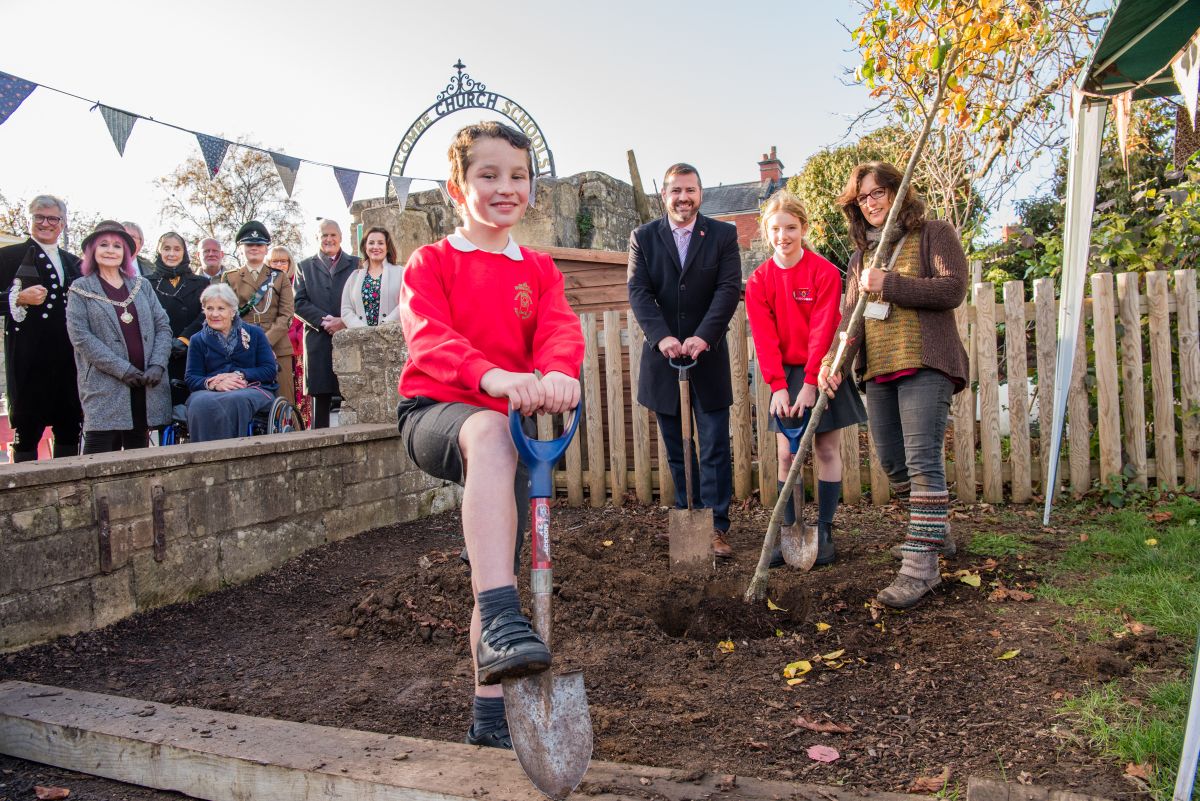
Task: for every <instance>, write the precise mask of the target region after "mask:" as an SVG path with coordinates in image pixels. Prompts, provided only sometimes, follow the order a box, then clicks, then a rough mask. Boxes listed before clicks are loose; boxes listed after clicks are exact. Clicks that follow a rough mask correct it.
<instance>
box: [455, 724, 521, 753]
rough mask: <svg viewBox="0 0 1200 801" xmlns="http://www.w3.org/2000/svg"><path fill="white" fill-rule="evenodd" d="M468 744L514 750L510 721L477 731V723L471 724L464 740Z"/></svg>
mask: <svg viewBox="0 0 1200 801" xmlns="http://www.w3.org/2000/svg"><path fill="white" fill-rule="evenodd" d="M463 742H464V743H466V744H467V745H481V746H483V747H484V748H507V749H508V750H510V751H511V750H512V736H511V735H509V733H508V721H507V720H505V721H501V722H500V725H499V726H493V727H492V728H490V729H485V730H484V731H480V732H477V731H475V724H474V723H472V724H471V728H469V729H467V736H466V739H464V740H463Z"/></svg>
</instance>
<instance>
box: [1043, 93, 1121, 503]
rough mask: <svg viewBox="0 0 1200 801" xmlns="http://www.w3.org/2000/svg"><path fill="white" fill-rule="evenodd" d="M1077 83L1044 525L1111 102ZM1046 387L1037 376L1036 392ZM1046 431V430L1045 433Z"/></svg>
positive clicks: (1054, 477)
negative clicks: (1089, 96)
mask: <svg viewBox="0 0 1200 801" xmlns="http://www.w3.org/2000/svg"><path fill="white" fill-rule="evenodd" d="M1082 100H1083V95H1082V94H1081V93H1080V92H1079V90H1078V89H1076V90H1075V93H1074V96H1073V97H1072V103H1071V105H1072V107H1073V108H1074V112H1075V113H1074V115H1073V119H1072V121H1071V150H1070V156H1069V160H1068V162H1067V209H1066V221H1065V224H1064V225H1063V264H1062V282H1061V284H1060V289H1059V306H1058V358H1057V360H1056V362H1055V365H1056V366H1055V371H1054V416H1053V420H1052V422H1051V428H1050V437H1051V438H1050V450H1049V451H1047V462H1048V464H1047V465H1045V469H1046V484H1045V486H1046V508H1045V511H1044V512H1043V514H1042V525H1044V526H1045V525H1049V524H1050V505H1051V504H1052V503H1053V502H1054V487H1055V482H1056V481H1057V479H1058V454H1059V451H1060V450H1061V449H1062V429H1063V418H1064V417H1065V416H1066V411H1067V388H1068V387H1069V386H1070V384H1071V366H1072V363H1073V362H1074V358H1075V340H1076V337H1077V336H1078V333H1079V321H1080V320H1082V319H1083V285H1084V283H1085V281H1086V279H1087V263H1088V248H1089V246H1090V245H1091V241H1092V209H1093V207H1094V206H1095V205H1096V173H1097V172H1098V170H1099V165H1100V142H1101V140H1102V139H1103V136H1104V112H1105V110H1106V109H1107V108H1108V102H1107V101H1104V100H1100V101H1095V102H1092V101H1088V102H1081V101H1082ZM1042 391H1043V387H1042V382H1041V381H1040V380H1039V382H1038V393H1039V394H1041V392H1042ZM1045 435H1046V432H1045V431H1043V432H1042V436H1045Z"/></svg>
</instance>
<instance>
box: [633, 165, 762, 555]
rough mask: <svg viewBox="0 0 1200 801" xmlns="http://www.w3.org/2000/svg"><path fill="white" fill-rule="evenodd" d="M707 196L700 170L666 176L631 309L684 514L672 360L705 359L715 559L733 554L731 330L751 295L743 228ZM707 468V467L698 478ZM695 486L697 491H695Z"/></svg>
mask: <svg viewBox="0 0 1200 801" xmlns="http://www.w3.org/2000/svg"><path fill="white" fill-rule="evenodd" d="M702 196H703V190H702V188H701V186H700V174H699V173H698V172H697V171H696V168H695V167H693V166H691V165H690V164H675V165H673V166H671V167H670V168H669V169H668V170H667V174H666V175H665V176H664V178H663V189H662V200H663V206H664V207H665V209H666V212H667V215H666V217H664V218H662V219H660V220H655V221H654V222H650V223H646V224H645V225H643V226H641V227H640V228H638V229H637V230H635V231H634V232H633V233H632V234H631V235H630V237H629V277H628V280H629V305H630V306H631V307H632V309H633V313H634V316H635V317H637V321H638V324H639V325H641V327H642V330H643V331H644V332H645V334H646V344H645V347H644V348H643V350H642V363H641V365H642V370H641V375H640V377H639V379H638V403H640V404H642V405H643V406H646V407H647V408H649V409H651V410H653V411H654V413H655V415H656V416H657V418H658V426H659V430H660V431H661V432H662V435H663V443H664V444H665V445H666V448H667V459H668V461H669V462H670V466H671V475H672V477H673V478H674V479H675V506H676V507H679V508H683V507H685V506H687V496H686V490H685V482H684V474H683V433H682V426H681V418H680V406H679V372H678V370H676V369H675V368H673V367H671V366H670V364H669V363H668V359H677V360H678V359H682V360H687V359H695V360H696V366H695V367H694V368H693V369H692V370H691V372H690V375H689V378H690V386H691V397H692V408H693V410H694V411H695V417H696V431H697V433H698V434H699V437H700V454H699V463H698V465H697V463H696V461H695V457H693V465H692V471H693V472H692V475H697V474H698V475H699V477H700V481H699V482H697V483H698V485H699V489H698V497H695V498H693V503H694V504H695V505H698V506H700V507H707V508H710V509H712V511H713V526H714V527H715V530H714V531H713V540H712V544H713V554H714V555H715V556H718V557H721V558H729V557H730V556H732V555H733V551H732V549H731V548H730V547H729V543H728V542H727V541H726V539H725V534H726V532H728V530H729V500H730V497H731V496H732V495H733V462H732V459H731V457H730V452H729V407H730V405H732V403H733V386H732V384H731V382H730V376H729V351H728V349H727V348H726V346H725V332H726V329H727V328H728V327H729V320H730V319H731V318H732V317H733V313H734V311H735V310H736V309H737V304H738V299H739V295H740V293H741V287H742V269H741V259H740V257H739V255H738V244H737V229H736V228H734V226H732V225H730V224H729V223H724V222H718V221H717V220H712V219H709V218H708V217H704V216H702V215H701V214H700V213H699V210H700V201H701V199H702ZM697 467H698V468H699V469H698V470H697ZM694 488H695V487H694Z"/></svg>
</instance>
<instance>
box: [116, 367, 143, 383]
mask: <svg viewBox="0 0 1200 801" xmlns="http://www.w3.org/2000/svg"><path fill="white" fill-rule="evenodd" d="M145 382H146V376H145V375H144V374H143V373H142V371H141V370H139V369H137V368H136V367H134V366H133V365H130V366H129V369H128V370H126V371H125V375H123V376H121V383H122V384H125V385H126V386H129V387H144V386H145V385H146V383H145Z"/></svg>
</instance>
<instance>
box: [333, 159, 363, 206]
mask: <svg viewBox="0 0 1200 801" xmlns="http://www.w3.org/2000/svg"><path fill="white" fill-rule="evenodd" d="M333 177H334V178H336V179H337V184H338V188H339V189H341V190H342V199H343V200H345V201H346V206H347V207H349V206H350V204H351V203H352V202H353V201H354V190H355V188H356V187H357V186H358V170H346V169H343V168H341V167H334V168H333Z"/></svg>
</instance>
